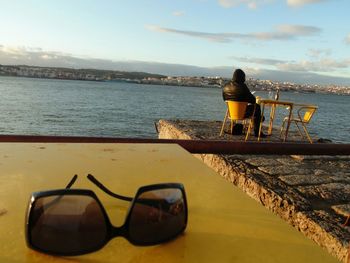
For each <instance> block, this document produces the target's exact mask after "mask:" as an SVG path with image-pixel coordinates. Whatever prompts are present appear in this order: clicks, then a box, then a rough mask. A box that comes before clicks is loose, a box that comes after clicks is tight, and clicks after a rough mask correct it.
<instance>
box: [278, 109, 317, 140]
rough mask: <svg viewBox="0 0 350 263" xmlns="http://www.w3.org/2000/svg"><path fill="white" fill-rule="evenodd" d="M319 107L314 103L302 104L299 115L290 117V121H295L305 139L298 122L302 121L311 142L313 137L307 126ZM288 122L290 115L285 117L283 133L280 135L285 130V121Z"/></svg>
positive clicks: (282, 127)
mask: <svg viewBox="0 0 350 263" xmlns="http://www.w3.org/2000/svg"><path fill="white" fill-rule="evenodd" d="M317 109H318V107H317V106H314V105H305V106H301V107H300V108H299V109H298V112H297V114H298V116H297V117H294V116H292V118H291V119H290V123H295V125H296V126H297V128H298V131H299V134H300V136H301V137H302V138H303V139H304V138H305V137H304V135H303V133H302V131H301V129H300V127H299V125H298V123H300V124H301V125H302V127H303V129H304V132H305V135H306V137H307V139H308V140H309V142H310V143H312V139H311V137H310V134H309V132H308V130H307V128H306V125H307V124H309V123H310V121H311V118H312V116H313V115H314V114H315V112H316V110H317ZM286 122H288V117H286V118H284V120H283V123H282V126H281V133H280V136H282V133H283V130H284V125H285V123H286Z"/></svg>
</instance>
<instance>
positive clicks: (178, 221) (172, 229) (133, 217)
mask: <svg viewBox="0 0 350 263" xmlns="http://www.w3.org/2000/svg"><path fill="white" fill-rule="evenodd" d="M129 220H130V221H129V235H130V239H131V240H132V241H134V242H135V243H138V244H145V245H146V244H155V243H160V242H163V241H166V240H169V239H171V238H174V237H175V236H177V235H178V234H180V233H181V232H183V231H184V229H185V228H186V221H187V207H186V203H185V199H184V196H183V194H182V191H181V190H180V189H177V188H168V189H159V190H152V191H147V192H143V193H141V194H140V195H138V196H137V199H136V200H135V203H134V206H133V208H132V211H131V214H130V219H129Z"/></svg>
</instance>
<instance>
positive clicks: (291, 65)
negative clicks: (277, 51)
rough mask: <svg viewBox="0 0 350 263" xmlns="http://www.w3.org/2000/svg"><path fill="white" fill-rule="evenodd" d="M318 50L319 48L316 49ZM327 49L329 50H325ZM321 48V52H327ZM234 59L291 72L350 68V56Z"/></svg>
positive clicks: (328, 71)
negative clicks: (336, 58) (304, 58)
mask: <svg viewBox="0 0 350 263" xmlns="http://www.w3.org/2000/svg"><path fill="white" fill-rule="evenodd" d="M316 51H318V50H316ZM325 51H327V50H325ZM325 51H324V50H321V53H323V52H325ZM316 53H317V52H316ZM231 58H232V59H234V60H237V61H239V62H243V63H252V64H259V65H270V66H271V65H272V66H274V67H275V69H278V70H282V71H289V72H322V73H330V72H334V71H337V70H339V69H348V68H349V69H350V58H347V59H343V60H335V59H332V58H329V57H326V58H319V57H316V59H314V60H302V61H288V60H279V59H269V58H249V57H234V56H232V57H231Z"/></svg>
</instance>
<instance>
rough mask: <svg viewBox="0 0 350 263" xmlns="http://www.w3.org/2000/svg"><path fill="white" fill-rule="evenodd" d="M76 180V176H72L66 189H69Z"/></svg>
mask: <svg viewBox="0 0 350 263" xmlns="http://www.w3.org/2000/svg"><path fill="white" fill-rule="evenodd" d="M77 179H78V175H76V174H75V175H74V176H73V178H72V179H71V180H70V182H69V183H68V184H67V186H66V189H69V188H71V186H72V185H73V184H74V183H75V181H76V180H77Z"/></svg>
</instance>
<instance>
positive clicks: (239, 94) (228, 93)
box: [222, 70, 256, 103]
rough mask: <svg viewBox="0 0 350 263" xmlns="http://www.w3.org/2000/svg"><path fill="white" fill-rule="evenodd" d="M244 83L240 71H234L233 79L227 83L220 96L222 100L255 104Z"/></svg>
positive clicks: (243, 75)
mask: <svg viewBox="0 0 350 263" xmlns="http://www.w3.org/2000/svg"><path fill="white" fill-rule="evenodd" d="M244 82H245V74H244V72H243V71H242V70H236V71H235V73H234V74H233V78H232V80H231V81H230V82H228V83H227V84H226V85H225V86H224V88H223V90H222V96H223V99H224V100H234V101H245V102H249V103H255V102H256V100H255V97H254V95H253V94H252V93H251V92H250V90H249V89H248V87H247V85H246V84H245V83H244Z"/></svg>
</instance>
